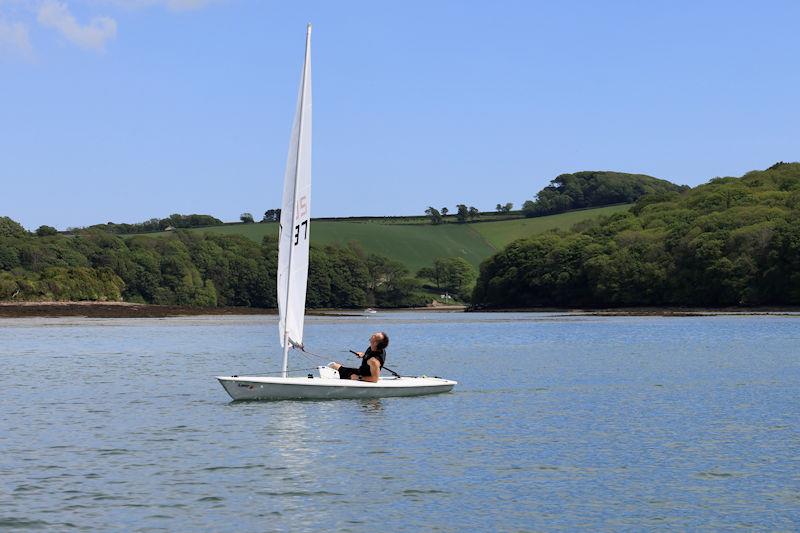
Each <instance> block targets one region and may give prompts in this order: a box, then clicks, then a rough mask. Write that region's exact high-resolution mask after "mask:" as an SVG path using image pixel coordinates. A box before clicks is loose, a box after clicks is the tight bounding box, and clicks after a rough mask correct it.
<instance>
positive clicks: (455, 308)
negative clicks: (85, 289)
mask: <svg viewBox="0 0 800 533" xmlns="http://www.w3.org/2000/svg"><path fill="white" fill-rule="evenodd" d="M384 311H392V312H413V311H425V312H437V313H439V312H450V313H463V312H472V313H474V312H485V313H563V314H570V315H582V316H598V317H614V316H642V317H646V316H662V317H691V316H719V315H787V316H794V315H798V314H800V307H791V306H787V307H750V308H742V307H721V308H707V307H698V308H691V307H641V308H636V307H627V308H619V309H586V308H557V307H536V308H507V309H480V310H478V309H476V310H467V309H466V307H465V306H461V305H452V306H443V305H439V306H432V307H413V308H397V309H384V308H382V309H378V312H379V313H380V312H384ZM277 314H278V310H277V309H263V308H257V307H191V306H181V305H155V304H139V303H130V302H0V319H3V318H26V317H31V318H33V317H65V316H80V317H87V318H166V317H177V316H212V315H229V316H233V315H277ZM306 314H307V315H309V316H351V317H357V316H373V315H371V314H366V313H364V311H363V310H360V309H308V310H307V311H306Z"/></svg>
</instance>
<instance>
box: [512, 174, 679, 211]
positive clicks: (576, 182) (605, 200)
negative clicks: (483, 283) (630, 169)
mask: <svg viewBox="0 0 800 533" xmlns="http://www.w3.org/2000/svg"><path fill="white" fill-rule="evenodd" d="M688 189H689V187H687V186H685V185H683V186H681V185H675V184H674V183H672V182H669V181H666V180H660V179H657V178H654V177H652V176H646V175H644V174H625V173H624V172H605V171H585V172H576V173H574V174H561V175H560V176H558V177H557V178H556V179H554V180H553V181H551V182H550V185H548V186H547V187H545V188H544V189H542V190H541V191H539V192H538V194H537V195H536V199H535V200H528V201H526V202H525V203H524V204H523V205H522V212H523V213H524V214H525V216H527V217H539V216H545V215H555V214H556V213H563V212H564V211H569V210H571V209H585V208H587V207H601V206H604V205H613V204H630V203H633V202H635V201H637V200H638V199H639V198H641V197H642V196H644V195H646V194H659V193H671V192H681V191H685V190H688Z"/></svg>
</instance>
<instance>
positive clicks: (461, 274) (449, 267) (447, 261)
mask: <svg viewBox="0 0 800 533" xmlns="http://www.w3.org/2000/svg"><path fill="white" fill-rule="evenodd" d="M475 276H476V274H475V269H474V268H473V267H472V265H470V264H469V262H468V261H467V260H466V259H464V258H463V257H439V258H437V259H435V260H434V262H433V267H424V268H421V269H420V270H419V271H418V272H417V277H418V278H422V279H428V280H431V281H433V282H434V284H435V285H436V288H437V289H439V290H444V291H446V292H448V293H451V294H454V295H457V296H461V297H463V296H466V294H467V293H468V291H469V288H470V286H471V285H472V283H473V282H474V281H475Z"/></svg>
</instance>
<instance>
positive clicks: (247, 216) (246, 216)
mask: <svg viewBox="0 0 800 533" xmlns="http://www.w3.org/2000/svg"><path fill="white" fill-rule="evenodd" d="M239 220H241V221H242V222H244V223H245V224H252V223H253V222H255V220H253V215H251V214H250V213H242V214H241V215H239Z"/></svg>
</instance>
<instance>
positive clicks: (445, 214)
mask: <svg viewBox="0 0 800 533" xmlns="http://www.w3.org/2000/svg"><path fill="white" fill-rule="evenodd" d="M449 212H450V210H449V209H447V208H446V207H443V208H442V216H443V217H445V216H447V213H449Z"/></svg>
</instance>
